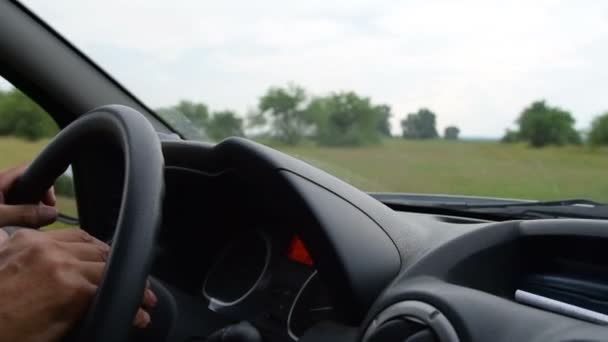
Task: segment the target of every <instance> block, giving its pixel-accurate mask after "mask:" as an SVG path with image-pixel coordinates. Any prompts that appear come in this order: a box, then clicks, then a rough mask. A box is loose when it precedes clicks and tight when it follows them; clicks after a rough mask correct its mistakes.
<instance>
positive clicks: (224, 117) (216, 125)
mask: <svg viewBox="0 0 608 342" xmlns="http://www.w3.org/2000/svg"><path fill="white" fill-rule="evenodd" d="M207 134H208V135H209V137H210V138H211V139H213V140H216V141H219V140H222V139H224V138H227V137H230V136H244V135H245V134H244V132H243V119H241V118H239V117H238V116H237V115H236V113H235V112H234V111H231V110H223V111H218V112H214V113H213V115H211V118H210V119H209V121H208V123H207Z"/></svg>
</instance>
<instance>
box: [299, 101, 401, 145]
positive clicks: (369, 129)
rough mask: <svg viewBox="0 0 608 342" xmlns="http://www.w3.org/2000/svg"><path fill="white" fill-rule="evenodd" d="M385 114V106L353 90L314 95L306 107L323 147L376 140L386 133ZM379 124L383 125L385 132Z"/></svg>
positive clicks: (309, 119) (308, 117) (387, 110)
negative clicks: (374, 103)
mask: <svg viewBox="0 0 608 342" xmlns="http://www.w3.org/2000/svg"><path fill="white" fill-rule="evenodd" d="M387 115H388V116H390V109H389V108H388V106H384V105H382V106H374V105H373V104H372V103H371V101H370V99H369V98H368V97H361V96H359V95H357V94H356V93H354V92H342V93H334V94H331V95H329V96H326V97H317V98H315V99H313V100H312V101H311V103H310V104H309V106H308V107H307V110H306V117H307V120H308V121H309V122H312V123H314V127H315V137H316V139H317V141H318V143H319V144H321V145H326V146H360V145H367V144H373V143H377V142H379V141H380V137H381V135H382V134H385V133H386V129H387V127H385V125H384V124H382V121H383V120H385V119H387V118H388V116H387ZM383 126H384V127H383ZM379 127H383V129H385V130H384V132H383V131H382V130H381V129H379ZM388 132H389V133H390V127H389V128H388Z"/></svg>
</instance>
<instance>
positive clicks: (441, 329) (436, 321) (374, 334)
mask: <svg viewBox="0 0 608 342" xmlns="http://www.w3.org/2000/svg"><path fill="white" fill-rule="evenodd" d="M363 341H364V342H458V341H459V339H458V335H456V331H455V330H454V328H453V327H452V325H451V324H450V322H449V321H448V319H447V318H446V317H445V316H444V315H443V314H442V313H441V312H439V310H437V309H436V308H434V307H433V306H431V305H429V304H427V303H424V302H420V301H413V300H411V301H404V302H400V303H397V304H394V305H391V306H389V307H388V308H386V309H385V310H384V311H382V312H381V313H380V314H379V315H378V316H377V317H376V319H374V321H373V322H372V323H371V324H370V326H369V327H368V328H367V331H366V332H365V335H364V337H363Z"/></svg>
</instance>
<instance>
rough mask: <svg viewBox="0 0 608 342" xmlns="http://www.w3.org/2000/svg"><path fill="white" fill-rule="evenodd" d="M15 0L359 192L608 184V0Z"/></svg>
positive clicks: (172, 107) (141, 89) (173, 104)
mask: <svg viewBox="0 0 608 342" xmlns="http://www.w3.org/2000/svg"><path fill="white" fill-rule="evenodd" d="M25 2H26V4H27V5H28V6H29V7H30V8H31V9H32V10H33V11H34V12H35V13H37V14H38V15H40V16H41V17H42V18H43V19H44V20H45V21H47V22H48V23H49V24H50V25H51V26H53V27H54V28H55V29H57V30H58V31H59V32H60V33H61V34H63V35H64V36H66V38H68V40H70V41H71V42H73V43H74V44H75V45H76V46H77V47H79V48H80V49H82V50H83V52H85V53H86V54H87V55H89V56H90V57H91V58H92V59H93V60H94V61H96V62H97V63H98V64H99V65H100V66H101V67H102V68H104V69H105V70H106V71H108V72H109V73H110V74H111V75H113V76H114V77H115V78H116V79H117V80H118V81H119V82H121V83H123V84H124V85H125V86H126V87H127V88H128V89H130V90H131V91H132V92H133V93H134V94H136V96H138V97H139V98H140V99H141V100H143V101H144V102H145V103H147V105H148V106H150V107H151V108H154V109H155V110H156V112H157V113H158V114H159V115H160V116H162V117H164V118H165V119H166V121H167V122H168V123H169V124H170V125H172V126H173V127H174V128H175V129H176V130H178V131H180V132H181V133H182V135H184V136H185V137H187V138H189V139H200V140H208V141H219V140H221V139H223V138H225V137H227V136H246V137H248V138H251V139H254V140H256V141H258V142H261V143H264V144H268V145H271V146H272V147H274V148H277V149H279V150H281V151H284V152H286V153H288V154H291V155H294V156H296V157H298V158H301V159H303V160H305V161H307V162H309V163H311V164H313V165H315V166H317V167H320V168H322V169H324V170H326V171H328V172H330V173H332V174H334V175H336V176H337V177H339V178H342V179H344V180H345V181H347V182H349V183H352V184H353V185H355V186H357V187H359V188H361V189H363V190H366V191H374V192H407V193H430V194H454V195H472V196H491V197H501V198H522V199H535V200H556V199H564V198H584V199H590V200H596V201H600V202H607V201H608V179H607V178H608V177H606V172H607V170H608V151H607V150H606V148H605V147H604V145H606V144H608V114H607V113H608V112H606V111H607V110H608V100H607V97H606V95H605V91H606V89H608V68H606V61H607V60H608V3H607V2H603V1H570V2H564V1H481V0H475V1H457V2H456V1H428V0H426V1H384V0H380V1H377V0H356V1H353V0H349V1H317V0H311V1H298V2H284V1H276V0H271V1H196V0H192V1H178V2H176V1H128V2H125V1H119V0H111V1H76V0H70V1H43V0H28V1H25Z"/></svg>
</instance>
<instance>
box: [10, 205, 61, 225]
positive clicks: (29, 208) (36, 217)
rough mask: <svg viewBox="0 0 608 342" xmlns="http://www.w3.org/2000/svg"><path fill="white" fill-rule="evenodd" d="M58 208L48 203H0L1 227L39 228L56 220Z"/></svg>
mask: <svg viewBox="0 0 608 342" xmlns="http://www.w3.org/2000/svg"><path fill="white" fill-rule="evenodd" d="M56 219H57V209H55V208H53V207H49V206H46V205H5V204H0V227H6V226H22V227H30V228H38V227H42V226H46V225H48V224H51V223H53V222H55V220H56Z"/></svg>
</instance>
